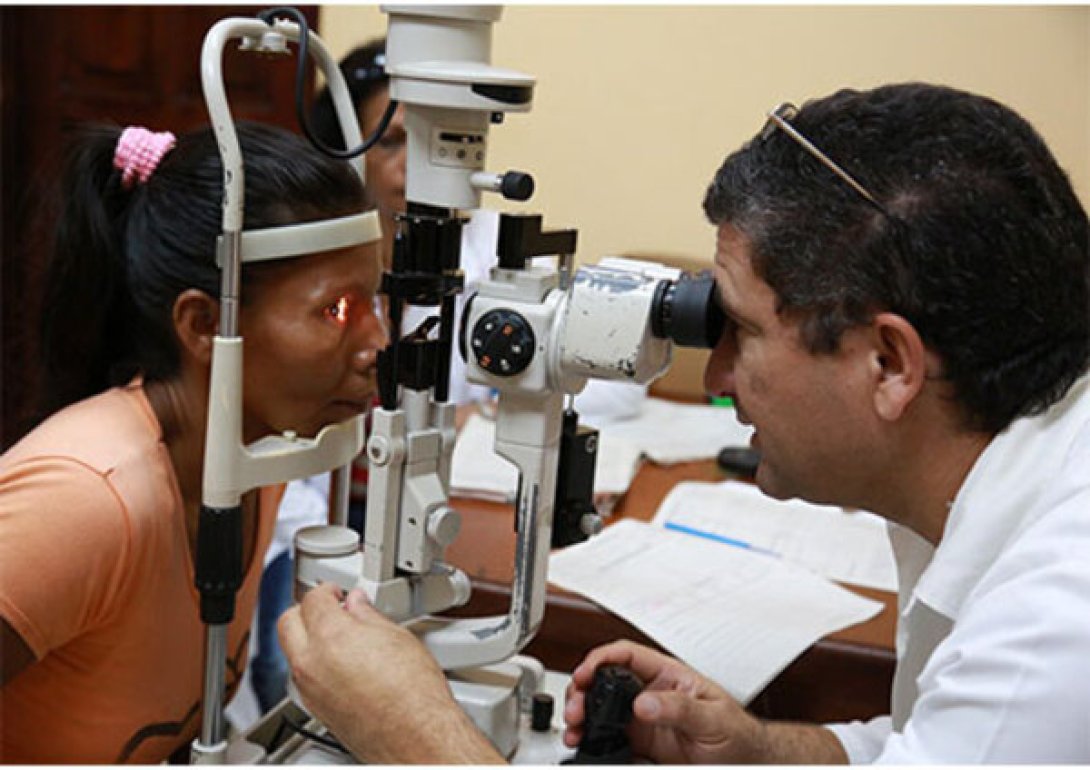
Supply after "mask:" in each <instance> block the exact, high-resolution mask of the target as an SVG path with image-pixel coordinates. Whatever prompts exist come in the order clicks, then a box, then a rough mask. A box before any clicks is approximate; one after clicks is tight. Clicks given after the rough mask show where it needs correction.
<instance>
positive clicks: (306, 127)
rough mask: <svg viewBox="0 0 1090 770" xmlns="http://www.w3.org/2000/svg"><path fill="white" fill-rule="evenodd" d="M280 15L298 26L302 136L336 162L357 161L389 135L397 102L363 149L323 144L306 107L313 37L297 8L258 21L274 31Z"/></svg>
mask: <svg viewBox="0 0 1090 770" xmlns="http://www.w3.org/2000/svg"><path fill="white" fill-rule="evenodd" d="M278 15H287V16H290V17H291V18H292V19H293V20H294V21H295V23H296V24H298V25H299V61H298V64H297V65H296V67H295V118H296V120H298V121H299V127H300V128H302V129H303V134H304V135H305V136H306V138H307V139H309V140H310V143H311V144H313V145H314V146H315V147H317V148H318V150H320V151H321V152H323V153H325V154H326V155H329V156H330V157H333V158H339V159H341V160H348V159H349V158H355V157H356V156H358V155H362V154H363V153H365V152H367V151H368V150H370V149H371V148H372V147H374V146H375V144H376V143H377V142H378V140H379V139H381V138H382V135H383V134H384V133H386V129H387V128H388V127H389V125H390V121H391V120H393V118H394V112H396V111H397V101H395V100H394V99H391V100H390V103H389V104H388V105H387V106H386V112H384V113H383V114H382V120H380V121H379V123H378V126H377V127H376V128H375V131H374V133H373V134H371V136H369V137H367V138H366V139H365V140H363V143H362V144H361V145H360V146H358V147H356V148H354V149H351V150H347V149H346V150H338V149H336V148H333V147H329V146H327V145H326V144H324V143H323V142H322V140H321V139H319V138H318V137H317V136H316V135H315V133H314V132H313V131H312V130H311V128H310V121H309V120H308V119H307V112H306V109H305V108H304V106H303V93H304V92H305V91H306V77H307V40H308V38H309V37H310V29H309V28H308V27H307V19H306V17H305V16H303V14H302V13H300V11H299V9H298V8H292V7H290V6H279V7H277V8H269V9H268V10H265V11H261V12H259V13H258V14H257V18H259V19H261V20H262V21H263V22H265V23H266V24H268V25H269V26H270V27H271V26H273V21H274V20H275V18H276V16H278Z"/></svg>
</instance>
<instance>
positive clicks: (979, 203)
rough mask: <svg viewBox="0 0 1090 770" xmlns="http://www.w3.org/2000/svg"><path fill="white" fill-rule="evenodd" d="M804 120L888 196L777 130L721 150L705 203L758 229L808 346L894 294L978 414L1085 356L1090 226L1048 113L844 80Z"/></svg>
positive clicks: (730, 220)
mask: <svg viewBox="0 0 1090 770" xmlns="http://www.w3.org/2000/svg"><path fill="white" fill-rule="evenodd" d="M791 122H792V123H793V124H794V125H795V127H796V128H797V129H798V130H799V131H800V132H801V133H802V134H803V135H804V136H806V137H808V138H809V139H810V140H811V141H812V142H813V143H814V144H815V145H816V146H817V147H818V148H820V149H821V150H822V151H824V152H825V153H826V154H827V155H828V156H830V157H831V158H832V159H833V160H834V161H836V162H838V163H839V164H840V165H841V166H843V167H844V168H845V170H846V171H847V172H848V173H849V174H851V175H852V176H853V177H855V179H856V180H858V181H859V182H860V183H861V184H862V185H863V186H864V187H865V188H867V189H868V190H869V191H870V192H871V193H872V194H873V195H874V196H875V197H876V198H877V200H878V201H879V202H880V203H881V205H882V207H883V208H884V209H885V211H886V212H887V214H885V215H884V214H883V213H882V212H881V211H879V210H878V209H877V208H876V207H874V206H873V205H871V204H870V203H869V202H867V201H866V200H865V199H864V198H863V197H862V196H861V195H859V194H858V193H857V192H856V191H854V190H853V189H852V188H851V187H849V186H848V185H847V184H846V183H844V182H843V181H842V180H840V179H838V178H837V177H836V176H834V175H833V173H832V172H831V171H829V170H828V169H827V168H825V167H824V166H822V165H821V164H820V163H819V162H818V161H817V160H815V159H814V158H813V157H811V156H810V155H809V154H807V152H806V151H804V150H803V149H802V148H801V147H800V146H799V145H798V144H797V143H796V142H794V141H793V140H792V139H791V138H790V137H789V136H787V135H786V134H785V133H784V132H783V131H782V130H775V131H772V132H771V133H769V134H766V135H765V137H764V138H762V137H757V138H755V139H753V140H752V141H750V142H749V143H748V144H747V145H745V146H744V147H743V148H742V149H741V150H739V151H737V152H735V153H733V154H732V155H730V156H729V157H728V158H727V159H726V161H725V162H724V163H723V165H722V167H721V168H720V169H719V171H718V173H717V174H716V177H715V179H714V181H713V182H712V183H711V185H710V186H709V188H708V191H707V195H706V197H705V200H704V210H705V213H706V214H707V216H708V218H709V219H710V220H711V221H712V223H713V224H716V225H722V224H730V225H732V226H734V227H735V228H736V229H737V230H738V231H740V232H741V233H742V234H743V235H744V236H745V237H746V238H747V239H748V242H749V244H750V246H751V250H752V259H753V269H754V271H755V272H756V274H757V275H758V276H760V277H761V278H762V280H764V281H765V282H766V283H768V285H769V286H771V287H772V289H773V290H774V292H775V293H776V296H777V301H778V305H779V306H778V308H777V310H778V312H781V313H783V314H788V315H789V316H790V317H792V318H795V319H797V320H798V321H799V323H800V331H801V334H802V339H803V341H804V343H805V344H807V345H808V347H809V349H810V350H811V351H812V352H815V353H821V352H833V351H835V350H836V349H837V347H838V345H839V340H840V337H841V335H842V334H843V333H844V331H845V330H847V329H848V328H850V327H852V326H854V325H857V324H863V323H866V322H868V321H869V320H870V319H871V318H872V317H873V315H874V314H875V313H877V312H881V311H886V310H888V311H892V312H895V313H898V314H900V315H902V316H903V317H905V318H906V319H907V320H909V321H910V322H911V323H912V324H913V326H915V328H916V329H917V331H918V332H919V333H920V336H921V337H922V339H923V341H924V343H925V344H926V345H927V346H928V347H929V348H930V349H932V350H934V351H935V352H936V353H938V355H939V356H940V357H941V359H942V367H943V375H944V377H945V378H946V379H947V380H948V381H949V382H950V383H951V384H952V386H953V391H954V397H955V399H956V401H957V402H958V404H959V406H960V408H961V412H962V414H963V416H964V421H965V423H966V425H967V426H968V427H970V428H972V429H975V430H983V431H987V432H997V431H1000V430H1002V429H1004V428H1005V427H1006V426H1007V425H1009V424H1010V422H1011V421H1012V420H1014V419H1015V418H1017V417H1020V416H1024V415H1030V414H1037V413H1040V412H1042V411H1044V410H1045V409H1047V408H1048V407H1049V406H1050V405H1052V404H1053V403H1055V402H1056V401H1057V400H1059V399H1060V398H1061V397H1062V396H1063V395H1064V394H1065V393H1066V392H1067V390H1068V388H1069V387H1070V386H1071V384H1072V383H1073V382H1074V381H1075V380H1076V379H1078V377H1079V376H1080V375H1081V374H1082V373H1083V372H1085V371H1086V369H1087V366H1088V361H1090V253H1088V252H1090V228H1088V224H1087V216H1086V211H1085V210H1084V209H1083V207H1082V206H1081V204H1080V203H1079V200H1078V198H1077V197H1076V195H1075V192H1074V190H1073V189H1072V187H1071V183H1070V181H1069V180H1068V178H1067V176H1066V175H1065V174H1064V172H1063V170H1062V169H1061V168H1060V167H1059V165H1058V164H1057V163H1056V160H1055V159H1054V158H1053V157H1052V154H1051V153H1050V152H1049V150H1048V148H1047V147H1046V145H1045V143H1044V141H1043V140H1042V139H1041V137H1040V136H1038V134H1037V133H1036V131H1034V129H1033V128H1032V127H1031V126H1030V125H1029V124H1028V123H1027V122H1026V121H1025V120H1023V119H1022V118H1020V117H1019V116H1018V115H1016V114H1015V113H1014V112H1013V111H1012V110H1010V109H1009V108H1007V107H1005V106H1003V105H1001V104H999V103H998V102H995V101H993V100H991V99H987V98H984V97H981V96H975V95H972V94H968V93H965V92H962V91H958V90H955V89H952V88H946V87H941V86H932V85H925V84H919V83H910V84H901V85H891V86H884V87H881V88H877V89H874V90H872V91H862V92H860V91H853V90H843V91H840V92H838V93H835V94H833V95H832V96H829V97H827V98H824V99H820V100H817V101H813V102H809V103H807V104H806V105H804V107H803V109H802V110H800V111H799V113H798V115H797V116H796V117H795V118H793V119H792V121H791Z"/></svg>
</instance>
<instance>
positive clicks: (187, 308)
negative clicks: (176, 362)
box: [172, 289, 220, 366]
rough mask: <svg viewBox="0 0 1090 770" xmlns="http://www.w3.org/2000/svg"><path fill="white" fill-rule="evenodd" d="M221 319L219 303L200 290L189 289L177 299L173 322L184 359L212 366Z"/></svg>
mask: <svg viewBox="0 0 1090 770" xmlns="http://www.w3.org/2000/svg"><path fill="white" fill-rule="evenodd" d="M219 316H220V308H219V303H218V302H217V301H216V300H214V299H213V298H212V297H210V296H208V295H207V294H205V293H204V292H203V291H201V290H200V289H186V290H185V291H183V292H182V293H181V294H179V295H178V296H177V297H176V298H175V300H174V312H173V314H172V320H173V322H174V334H175V335H176V336H177V337H178V345H179V348H180V350H181V354H182V357H183V359H188V360H191V361H194V362H196V363H201V364H204V365H205V366H211V364H212V339H213V338H214V337H215V336H216V331H217V330H218V328H219Z"/></svg>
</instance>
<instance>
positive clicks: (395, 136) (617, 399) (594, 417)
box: [239, 39, 647, 723]
mask: <svg viewBox="0 0 1090 770" xmlns="http://www.w3.org/2000/svg"><path fill="white" fill-rule="evenodd" d="M385 51H386V41H385V39H377V40H372V41H370V42H368V43H366V44H365V45H362V46H360V47H358V48H356V49H354V50H353V51H351V52H350V53H349V54H348V55H346V56H345V57H344V58H343V59H342V60H341V62H340V67H341V71H342V72H343V73H344V77H345V81H346V82H347V85H348V90H349V93H350V94H351V97H352V103H353V105H354V106H355V107H356V110H357V115H358V119H359V122H360V131H361V132H362V134H363V136H364V137H367V136H370V134H371V133H372V132H373V131H374V130H375V128H376V127H377V126H378V125H379V122H380V121H381V119H382V115H383V113H384V112H385V111H386V108H387V106H388V105H389V78H388V77H387V75H386V70H385V61H386V57H385ZM404 113H405V110H404V108H403V107H398V109H397V111H396V112H395V113H394V117H393V119H392V120H391V121H390V124H389V126H388V127H387V129H386V132H385V133H384V134H383V136H382V138H381V139H380V140H379V141H378V143H377V144H375V146H374V147H372V148H371V149H370V150H368V151H367V153H366V154H365V155H364V156H363V157H364V163H365V166H366V179H367V181H366V193H367V196H368V202H369V203H370V204H371V205H372V206H374V207H375V208H376V209H377V210H378V212H379V214H380V216H381V217H382V231H383V263H384V265H385V267H386V269H387V270H389V269H390V266H391V262H392V259H393V241H394V234H395V233H396V232H397V223H396V220H395V217H396V215H397V214H398V213H400V212H404V211H405V164H406V149H405V140H406V135H405V117H404ZM310 121H311V127H312V129H313V131H314V133H315V134H316V136H317V137H318V138H319V139H320V140H321V141H322V142H323V143H324V144H326V145H327V146H329V147H334V148H337V149H344V145H345V143H344V137H343V136H342V134H341V130H340V124H339V123H338V121H337V115H336V112H335V111H334V109H333V100H332V97H331V96H330V94H329V90H328V89H323V90H322V91H321V92H319V94H318V96H317V97H316V98H315V102H314V106H313V108H312V110H311V115H310ZM498 232H499V216H498V214H497V212H495V211H489V210H485V209H480V210H477V211H474V212H472V215H471V217H470V219H469V221H468V222H467V223H466V225H465V227H464V229H463V233H462V252H461V267H462V271H463V272H464V274H465V289H464V290H463V291H462V293H461V294H459V295H458V297H457V299H456V310H455V327H456V328H457V327H458V326H459V325H460V324H461V317H462V312H463V311H464V309H465V304H466V300H467V299H468V298H469V297H470V296H471V295H472V294H473V292H474V290H475V287H476V286H477V284H479V283H480V282H481V281H483V280H485V279H486V278H487V277H488V270H489V269H490V268H491V267H492V266H493V265H494V264H495V262H496V241H497V236H498ZM436 312H437V311H436V309H434V308H427V307H418V306H412V305H409V306H406V307H405V309H404V315H403V317H402V332H403V333H408V332H411V331H412V330H413V329H415V328H416V327H418V326H419V325H420V324H421V323H422V322H423V321H424V319H425V318H427V317H428V316H429V315H433V314H435V313H436ZM646 395H647V387H646V386H644V385H637V384H632V383H624V382H603V381H600V380H590V381H588V382H587V386H586V388H584V390H583V391H582V392H581V393H579V395H577V396H576V399H575V408H576V409H577V410H578V411H579V414H580V417H581V418H582V420H583V421H584V422H587V423H590V424H592V425H594V426H595V427H602V426H604V425H606V424H608V423H610V422H613V421H616V420H623V419H626V418H629V417H635V416H636V415H638V414H639V412H640V408H641V406H642V404H643V401H644V398H645V397H646ZM491 398H492V394H491V393H490V392H489V389H488V388H487V387H485V386H483V385H477V384H474V383H471V382H469V381H468V380H467V379H466V367H465V361H463V360H462V357H461V356H460V355H459V354H458V352H457V350H455V352H454V353H453V355H452V356H451V362H450V390H449V401H450V403H454V404H457V405H458V407H459V409H458V418H457V424H458V426H459V427H460V426H461V425H462V424H464V422H465V420H466V419H467V418H468V416H469V415H470V414H471V413H472V411H474V410H475V409H476V408H477V407H478V406H479V405H481V404H484V403H486V402H488V401H489V400H490V399H491ZM366 485H367V471H366V457H364V456H363V455H361V456H360V459H359V460H358V461H357V463H356V465H355V467H354V469H353V478H352V503H351V515H350V520H349V524H350V526H352V527H353V528H354V529H357V530H360V531H362V526H363V513H364V509H365V506H366V494H367V488H366ZM318 486H319V483H317V482H316V481H315V480H303V481H298V482H292V483H291V484H290V485H289V486H288V492H287V495H286V497H285V499H284V504H283V506H282V512H283V513H282V516H281V523H280V524H279V525H278V532H277V538H276V540H277V542H283V543H285V544H290V543H291V542H292V538H293V537H294V534H295V532H296V531H297V530H298V529H299V528H300V527H303V526H307V525H312V524H322V523H326V520H327V518H328V506H326V507H325V508H323V507H321V506H315V505H314V504H313V503H312V500H313V497H314V491H313V489H314V488H316V487H318ZM307 487H310V489H309V490H308V489H307ZM285 514H287V515H285ZM287 551H288V546H285V550H283V551H278V552H277V554H276V556H275V557H273V558H272V559H271V560H270V569H271V570H272V572H270V573H269V575H267V576H266V578H265V581H266V582H267V583H268V585H267V587H266V586H264V585H263V587H262V592H261V596H262V598H261V605H260V612H261V613H262V615H263V617H262V618H261V619H259V620H258V628H259V629H260V633H259V635H258V636H259V638H260V639H262V640H270V641H269V643H264V642H263V643H262V644H261V646H260V647H259V648H258V652H257V657H256V658H255V667H254V669H253V671H252V675H253V684H254V690H255V692H256V693H259V696H258V700H259V702H260V704H261V710H262V711H267V710H268V709H269V708H270V707H271V706H272V705H274V704H275V703H276V701H277V700H279V698H277V699H275V700H272V701H269V700H268V697H271V695H270V696H262V695H260V693H262V692H267V693H271V694H274V695H275V694H281V693H283V692H284V690H285V687H286V673H285V672H286V670H287V663H286V661H284V658H283V653H282V652H281V651H280V649H279V646H278V645H277V644H276V643H275V625H276V619H277V618H278V617H279V615H280V613H281V612H283V611H284V610H286V609H287V608H288V606H290V603H291V596H290V589H289V588H287V587H286V585H287V584H286V581H289V580H290V579H291V577H290V576H291V570H292V567H291V561H290V559H291V557H290V553H288V552H287ZM259 661H260V665H258V662H259ZM255 716H256V714H253V713H251V715H250V717H249V718H248V719H241V718H240V720H239V721H240V723H242V722H248V721H251V720H252V719H253V718H254V717H255Z"/></svg>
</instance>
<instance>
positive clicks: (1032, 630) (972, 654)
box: [876, 452, 1090, 764]
mask: <svg viewBox="0 0 1090 770" xmlns="http://www.w3.org/2000/svg"><path fill="white" fill-rule="evenodd" d="M1086 460H1087V461H1088V462H1086V464H1085V465H1083V467H1082V468H1081V469H1078V474H1081V477H1080V478H1079V479H1078V480H1077V481H1076V480H1073V479H1072V478H1071V476H1072V475H1073V474H1070V473H1069V474H1068V478H1067V479H1058V480H1057V481H1056V482H1055V484H1054V485H1053V489H1052V490H1050V500H1051V501H1052V504H1051V508H1050V510H1048V512H1047V513H1045V514H1044V515H1043V516H1041V517H1040V518H1039V519H1037V520H1036V521H1035V522H1034V523H1033V524H1032V525H1030V526H1029V527H1028V528H1027V529H1026V530H1024V531H1022V532H1020V533H1019V534H1018V535H1017V537H1016V539H1015V540H1014V541H1013V543H1012V544H1011V545H1010V546H1009V547H1008V549H1007V550H1006V551H1005V552H1004V553H1002V554H1001V555H1000V557H999V558H998V559H997V560H996V561H995V562H994V564H993V565H992V567H991V568H990V569H989V571H988V572H987V573H986V574H985V576H984V578H983V579H982V580H981V581H980V584H979V585H978V586H977V587H976V588H975V589H974V590H973V591H972V592H971V593H970V594H969V596H968V597H967V598H966V600H965V603H964V604H963V606H962V609H961V612H960V616H959V617H958V620H957V622H956V623H955V625H954V629H953V631H951V633H950V635H949V636H948V637H947V638H946V639H945V640H944V641H943V642H942V643H941V644H940V645H939V646H938V647H937V648H936V649H935V652H934V653H933V654H932V656H931V659H930V660H929V661H928V662H927V665H926V666H925V667H924V669H923V671H922V672H921V674H920V676H919V679H918V686H919V697H918V698H917V700H916V703H915V705H914V707H913V710H912V714H911V715H910V717H909V719H908V721H907V722H906V724H905V728H904V731H903V732H900V733H892V734H891V735H890V738H889V740H888V741H887V742H886V745H885V747H884V749H883V751H882V753H881V754H880V755H879V756H878V757H877V759H876V761H877V762H881V763H889V764H909V763H919V762H926V763H929V764H985V763H988V764H992V763H994V764H1066V763H1072V762H1074V763H1083V764H1084V763H1087V762H1090V730H1087V729H1086V727H1087V715H1088V714H1090V684H1088V683H1090V559H1087V556H1086V554H1087V553H1090V515H1087V512H1088V511H1090V489H1088V488H1086V482H1085V479H1086V478H1087V477H1088V476H1090V452H1088V453H1087V457H1086ZM1080 485H1081V486H1082V489H1079V488H1078V487H1079V486H1080Z"/></svg>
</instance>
